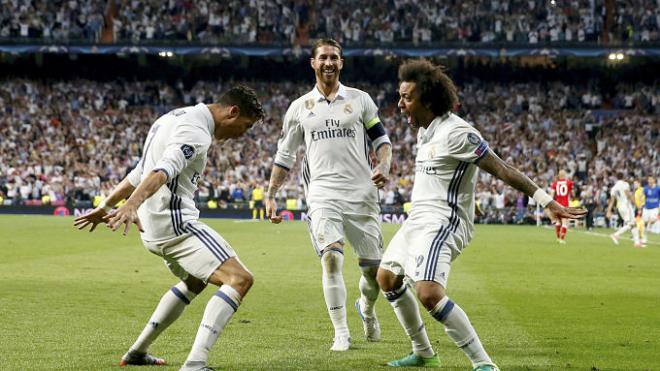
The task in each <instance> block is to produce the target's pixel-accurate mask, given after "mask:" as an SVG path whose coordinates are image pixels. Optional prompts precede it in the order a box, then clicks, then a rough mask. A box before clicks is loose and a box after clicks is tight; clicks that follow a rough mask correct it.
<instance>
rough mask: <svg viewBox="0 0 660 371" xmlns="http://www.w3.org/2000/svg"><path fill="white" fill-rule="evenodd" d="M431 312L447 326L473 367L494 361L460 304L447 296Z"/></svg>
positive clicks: (446, 329)
mask: <svg viewBox="0 0 660 371" xmlns="http://www.w3.org/2000/svg"><path fill="white" fill-rule="evenodd" d="M429 313H431V315H432V316H433V318H435V319H436V320H438V321H439V322H441V323H442V324H443V325H444V326H445V332H446V333H447V335H449V337H450V338H451V339H452V340H453V341H454V344H456V346H457V347H459V348H461V350H462V351H463V352H464V353H465V355H466V356H467V357H468V358H469V359H470V362H472V367H477V366H480V365H483V364H492V363H493V361H492V360H491V359H490V357H489V356H488V353H486V350H485V349H484V347H483V345H481V340H479V335H477V332H476V331H475V330H474V327H472V324H471V323H470V319H469V318H468V316H467V314H465V312H464V311H463V309H461V307H459V306H458V304H455V303H454V302H453V301H451V300H449V298H448V297H447V296H445V297H444V298H442V300H440V301H439V302H438V304H437V305H436V306H435V308H433V310H431V311H429Z"/></svg>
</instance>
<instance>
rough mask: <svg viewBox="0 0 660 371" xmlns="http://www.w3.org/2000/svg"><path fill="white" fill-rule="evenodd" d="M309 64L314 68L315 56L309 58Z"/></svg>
mask: <svg viewBox="0 0 660 371" xmlns="http://www.w3.org/2000/svg"><path fill="white" fill-rule="evenodd" d="M309 65H310V66H311V67H312V69H314V57H311V58H309Z"/></svg>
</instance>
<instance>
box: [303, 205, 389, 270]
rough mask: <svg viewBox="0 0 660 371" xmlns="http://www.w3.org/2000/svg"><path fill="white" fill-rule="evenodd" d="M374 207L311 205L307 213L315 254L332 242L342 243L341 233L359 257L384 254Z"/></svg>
mask: <svg viewBox="0 0 660 371" xmlns="http://www.w3.org/2000/svg"><path fill="white" fill-rule="evenodd" d="M378 214H379V212H378V209H377V208H359V207H354V206H351V205H346V204H344V203H342V202H337V203H333V204H332V205H329V204H323V205H319V206H315V207H314V208H310V213H309V214H308V215H307V217H308V219H307V226H308V228H309V233H310V237H311V240H312V245H313V246H314V249H315V250H316V254H317V255H319V256H321V252H322V251H323V249H325V248H326V247H327V246H329V245H330V244H332V243H334V242H339V243H341V244H342V245H343V244H344V236H345V237H346V239H347V240H348V242H349V243H350V244H351V246H352V247H353V250H354V251H355V253H356V254H357V256H358V257H359V258H360V259H365V260H380V258H381V257H382V256H383V235H382V234H381V229H380V222H379V220H378Z"/></svg>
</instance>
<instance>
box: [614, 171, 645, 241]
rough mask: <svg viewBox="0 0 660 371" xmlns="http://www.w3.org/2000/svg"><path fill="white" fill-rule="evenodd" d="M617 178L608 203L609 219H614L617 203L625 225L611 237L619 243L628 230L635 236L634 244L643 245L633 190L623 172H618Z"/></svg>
mask: <svg viewBox="0 0 660 371" xmlns="http://www.w3.org/2000/svg"><path fill="white" fill-rule="evenodd" d="M616 178H617V180H616V182H614V185H613V186H612V188H611V189H610V201H609V203H608V205H607V219H612V215H613V214H612V207H613V206H614V204H615V203H616V208H617V211H618V212H619V216H621V219H623V226H622V227H621V228H619V229H618V230H617V231H616V232H614V233H612V234H611V235H610V238H611V239H612V242H614V244H615V245H618V244H619V237H620V236H621V235H622V234H624V233H626V232H627V231H630V232H631V233H632V236H633V244H634V246H635V247H642V244H641V242H640V241H639V230H638V229H637V223H636V222H635V208H634V206H633V205H634V204H635V200H634V198H633V194H632V192H630V184H629V183H628V182H626V181H625V180H624V179H625V178H624V175H623V173H621V172H619V173H617V174H616Z"/></svg>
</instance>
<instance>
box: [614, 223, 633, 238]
mask: <svg viewBox="0 0 660 371" xmlns="http://www.w3.org/2000/svg"><path fill="white" fill-rule="evenodd" d="M629 230H630V224H626V225H624V226H623V227H621V228H619V230H617V231H616V232H614V235H615V236H617V237H619V236H621V235H622V234H624V233H626V232H628V231H629Z"/></svg>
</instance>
